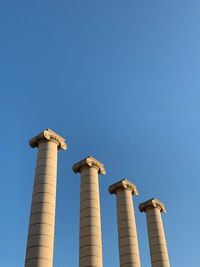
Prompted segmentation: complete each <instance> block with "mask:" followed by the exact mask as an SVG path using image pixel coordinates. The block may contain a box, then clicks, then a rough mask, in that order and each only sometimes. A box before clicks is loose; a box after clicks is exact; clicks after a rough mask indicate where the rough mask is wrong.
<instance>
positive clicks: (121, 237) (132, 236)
mask: <svg viewBox="0 0 200 267" xmlns="http://www.w3.org/2000/svg"><path fill="white" fill-rule="evenodd" d="M127 237H130V238H134V239H135V238H136V237H137V236H136V235H124V236H120V237H119V240H121V239H123V238H127Z"/></svg>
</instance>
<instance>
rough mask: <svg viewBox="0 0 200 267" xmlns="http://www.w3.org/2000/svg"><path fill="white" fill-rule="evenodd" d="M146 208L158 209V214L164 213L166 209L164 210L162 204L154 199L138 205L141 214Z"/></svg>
mask: <svg viewBox="0 0 200 267" xmlns="http://www.w3.org/2000/svg"><path fill="white" fill-rule="evenodd" d="M147 208H159V209H160V212H164V213H166V208H165V205H164V203H162V202H161V201H159V200H158V199H156V198H152V199H150V200H148V201H145V202H143V203H141V204H140V205H139V210H140V211H141V212H143V211H144V212H145V211H146V209H147Z"/></svg>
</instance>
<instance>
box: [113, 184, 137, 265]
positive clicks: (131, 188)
mask: <svg viewBox="0 0 200 267" xmlns="http://www.w3.org/2000/svg"><path fill="white" fill-rule="evenodd" d="M109 192H110V193H111V194H112V193H115V194H116V202H117V221H118V240H119V254H120V266H121V267H140V256H139V247H138V238H137V229H136V222H135V213H134V206H133V199H132V194H135V195H138V191H137V188H136V186H135V185H134V184H132V183H131V182H129V181H128V180H127V179H124V180H121V181H119V182H118V183H115V184H114V185H111V186H110V187H109Z"/></svg>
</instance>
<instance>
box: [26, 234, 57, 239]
mask: <svg viewBox="0 0 200 267" xmlns="http://www.w3.org/2000/svg"><path fill="white" fill-rule="evenodd" d="M34 236H48V237H49V238H52V239H53V236H51V235H47V234H34V235H28V239H29V238H31V237H34Z"/></svg>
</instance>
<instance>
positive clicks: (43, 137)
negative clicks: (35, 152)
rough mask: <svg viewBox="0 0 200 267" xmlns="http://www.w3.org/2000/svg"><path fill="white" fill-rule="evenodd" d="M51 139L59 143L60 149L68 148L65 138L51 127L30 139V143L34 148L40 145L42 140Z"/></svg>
mask: <svg viewBox="0 0 200 267" xmlns="http://www.w3.org/2000/svg"><path fill="white" fill-rule="evenodd" d="M50 140H53V141H56V142H57V143H58V150H59V149H64V150H66V149H67V144H66V143H65V139H64V138H62V137H61V136H60V135H58V134H57V133H55V132H53V131H52V130H50V129H46V130H44V131H43V132H41V133H40V134H38V135H36V136H35V137H33V138H32V139H31V140H30V141H29V145H30V146H31V147H32V148H34V147H38V145H39V143H40V142H42V141H50Z"/></svg>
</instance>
